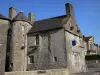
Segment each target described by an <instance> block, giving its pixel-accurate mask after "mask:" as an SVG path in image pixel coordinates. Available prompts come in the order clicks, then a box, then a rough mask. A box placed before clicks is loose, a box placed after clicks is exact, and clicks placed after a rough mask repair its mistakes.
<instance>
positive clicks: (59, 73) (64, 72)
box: [5, 69, 69, 75]
mask: <svg viewBox="0 0 100 75" xmlns="http://www.w3.org/2000/svg"><path fill="white" fill-rule="evenodd" d="M5 75H69V71H68V69H51V70H35V71H14V72H5Z"/></svg>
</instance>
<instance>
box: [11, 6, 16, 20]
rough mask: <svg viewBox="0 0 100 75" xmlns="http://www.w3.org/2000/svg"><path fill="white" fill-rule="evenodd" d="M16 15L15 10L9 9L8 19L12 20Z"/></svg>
mask: <svg viewBox="0 0 100 75" xmlns="http://www.w3.org/2000/svg"><path fill="white" fill-rule="evenodd" d="M16 15H17V9H15V8H13V7H10V8H9V18H10V19H11V20H12V19H13V18H14V17H15V16H16Z"/></svg>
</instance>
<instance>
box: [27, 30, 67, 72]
mask: <svg viewBox="0 0 100 75" xmlns="http://www.w3.org/2000/svg"><path fill="white" fill-rule="evenodd" d="M37 34H39V36H40V38H41V39H40V45H39V46H38V48H37V49H36V50H34V48H33V49H32V46H33V47H37V46H34V45H35V44H34V43H35V34H33V36H32V35H31V36H28V55H34V61H35V62H34V63H33V64H28V66H27V68H28V70H34V69H56V68H65V67H67V56H66V52H65V41H64V29H61V30H52V31H48V32H44V33H37ZM55 58H56V59H57V61H55Z"/></svg>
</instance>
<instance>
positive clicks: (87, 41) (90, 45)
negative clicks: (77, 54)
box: [83, 36, 99, 55]
mask: <svg viewBox="0 0 100 75" xmlns="http://www.w3.org/2000/svg"><path fill="white" fill-rule="evenodd" d="M83 41H84V45H85V55H96V54H98V53H99V46H98V44H95V43H94V37H93V36H88V37H85V36H83Z"/></svg>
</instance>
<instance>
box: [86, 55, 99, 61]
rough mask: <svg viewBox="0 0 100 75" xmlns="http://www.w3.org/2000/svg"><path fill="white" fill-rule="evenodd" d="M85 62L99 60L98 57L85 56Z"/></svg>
mask: <svg viewBox="0 0 100 75" xmlns="http://www.w3.org/2000/svg"><path fill="white" fill-rule="evenodd" d="M85 60H100V55H87V56H85Z"/></svg>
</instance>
